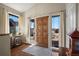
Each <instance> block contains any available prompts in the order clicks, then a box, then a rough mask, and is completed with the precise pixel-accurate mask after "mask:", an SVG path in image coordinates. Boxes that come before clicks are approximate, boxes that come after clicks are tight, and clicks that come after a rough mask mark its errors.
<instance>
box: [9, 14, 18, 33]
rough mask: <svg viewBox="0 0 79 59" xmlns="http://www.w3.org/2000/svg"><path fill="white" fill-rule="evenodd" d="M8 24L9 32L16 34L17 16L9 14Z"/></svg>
mask: <svg viewBox="0 0 79 59" xmlns="http://www.w3.org/2000/svg"><path fill="white" fill-rule="evenodd" d="M9 25H10V33H14V34H16V33H17V32H18V30H19V28H18V16H16V15H12V14H9Z"/></svg>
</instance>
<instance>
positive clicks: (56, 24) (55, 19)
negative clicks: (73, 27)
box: [52, 15, 60, 49]
mask: <svg viewBox="0 0 79 59" xmlns="http://www.w3.org/2000/svg"><path fill="white" fill-rule="evenodd" d="M59 40H60V15H56V16H52V48H53V49H59Z"/></svg>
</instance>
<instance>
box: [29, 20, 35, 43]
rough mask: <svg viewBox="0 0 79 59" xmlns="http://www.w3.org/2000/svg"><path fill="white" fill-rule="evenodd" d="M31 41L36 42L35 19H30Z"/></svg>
mask: <svg viewBox="0 0 79 59" xmlns="http://www.w3.org/2000/svg"><path fill="white" fill-rule="evenodd" d="M30 43H31V44H35V43H36V41H35V20H34V19H31V20H30Z"/></svg>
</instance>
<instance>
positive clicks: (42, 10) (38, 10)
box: [24, 3, 65, 43]
mask: <svg viewBox="0 0 79 59" xmlns="http://www.w3.org/2000/svg"><path fill="white" fill-rule="evenodd" d="M61 10H65V4H63V3H62V4H61V3H43V4H42V3H40V4H37V5H36V6H34V7H32V8H31V9H29V10H28V11H26V12H25V13H24V16H25V21H24V22H25V25H24V27H25V31H26V36H27V37H26V38H27V41H28V42H29V41H30V40H29V31H28V30H29V20H30V18H36V17H39V16H45V15H49V14H52V13H55V12H56V13H57V12H59V11H61ZM28 17H30V18H29V19H28ZM28 42H27V43H28Z"/></svg>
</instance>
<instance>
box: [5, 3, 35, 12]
mask: <svg viewBox="0 0 79 59" xmlns="http://www.w3.org/2000/svg"><path fill="white" fill-rule="evenodd" d="M4 5H6V6H8V7H11V8H13V9H15V10H17V11H19V12H25V11H27V10H28V9H30V8H31V7H33V6H35V5H36V4H35V3H4Z"/></svg>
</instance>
